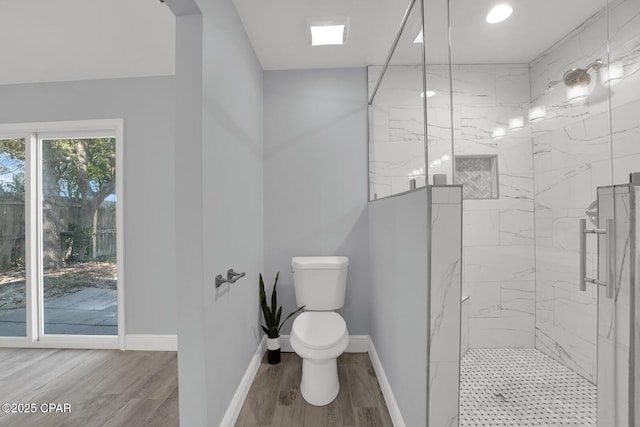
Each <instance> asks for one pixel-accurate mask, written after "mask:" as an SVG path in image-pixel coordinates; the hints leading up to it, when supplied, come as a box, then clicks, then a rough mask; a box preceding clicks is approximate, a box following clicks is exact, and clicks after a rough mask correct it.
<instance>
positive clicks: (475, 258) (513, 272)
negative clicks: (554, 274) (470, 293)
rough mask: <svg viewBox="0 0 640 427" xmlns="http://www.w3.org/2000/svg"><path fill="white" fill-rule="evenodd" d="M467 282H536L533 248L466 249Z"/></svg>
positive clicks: (487, 247) (489, 247)
mask: <svg viewBox="0 0 640 427" xmlns="http://www.w3.org/2000/svg"><path fill="white" fill-rule="evenodd" d="M465 255H466V261H465V266H464V269H465V280H466V281H467V282H508V281H513V280H535V279H534V278H535V275H534V272H535V268H534V248H533V247H532V246H484V247H483V246H476V247H468V248H465Z"/></svg>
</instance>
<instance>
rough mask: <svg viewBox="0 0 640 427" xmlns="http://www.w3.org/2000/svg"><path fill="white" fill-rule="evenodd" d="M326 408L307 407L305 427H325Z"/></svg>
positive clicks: (305, 409) (305, 408)
mask: <svg viewBox="0 0 640 427" xmlns="http://www.w3.org/2000/svg"><path fill="white" fill-rule="evenodd" d="M325 408H326V406H325V407H323V406H313V405H309V404H307V405H305V407H304V421H303V424H302V425H303V426H304V427H325V425H326V418H327V411H326V410H325Z"/></svg>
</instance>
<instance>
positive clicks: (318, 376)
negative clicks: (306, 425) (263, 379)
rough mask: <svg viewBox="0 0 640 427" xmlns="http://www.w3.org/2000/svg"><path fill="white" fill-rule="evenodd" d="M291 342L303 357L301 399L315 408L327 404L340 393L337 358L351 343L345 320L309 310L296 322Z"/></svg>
mask: <svg viewBox="0 0 640 427" xmlns="http://www.w3.org/2000/svg"><path fill="white" fill-rule="evenodd" d="M290 339H291V347H292V348H293V350H294V351H295V352H296V353H297V354H298V355H299V356H300V357H301V358H302V381H301V382H300V392H301V393H302V397H303V398H304V400H306V401H307V402H308V403H310V404H312V405H315V406H324V405H328V404H329V403H331V402H332V401H333V400H334V399H335V398H336V396H337V395H338V392H339V391H340V382H339V381H338V367H337V358H338V356H340V355H341V354H342V353H343V352H344V351H345V350H346V348H347V345H348V344H349V333H348V332H347V325H346V323H345V321H344V319H343V318H342V316H340V315H339V314H338V313H336V312H334V311H315V312H314V311H306V312H304V313H302V314H300V315H299V316H298V317H297V318H296V320H295V321H294V322H293V327H292V329H291V337H290Z"/></svg>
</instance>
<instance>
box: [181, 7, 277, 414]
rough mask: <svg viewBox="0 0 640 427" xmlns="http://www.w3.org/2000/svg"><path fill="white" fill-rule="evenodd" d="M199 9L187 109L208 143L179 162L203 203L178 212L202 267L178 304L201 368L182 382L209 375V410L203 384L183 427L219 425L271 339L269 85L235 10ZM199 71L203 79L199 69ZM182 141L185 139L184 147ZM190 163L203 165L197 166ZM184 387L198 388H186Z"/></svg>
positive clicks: (186, 344) (192, 200) (192, 202)
mask: <svg viewBox="0 0 640 427" xmlns="http://www.w3.org/2000/svg"><path fill="white" fill-rule="evenodd" d="M197 3H198V6H199V8H200V10H201V11H202V38H201V39H202V50H201V55H202V68H201V69H202V79H201V81H202V90H201V91H200V96H198V94H197V93H194V94H193V96H192V99H191V101H189V100H184V102H185V103H188V104H189V108H192V107H194V106H195V105H196V103H200V100H201V103H200V106H201V109H200V111H201V117H202V136H201V138H199V136H198V135H195V134H194V135H193V137H194V138H196V139H199V140H200V142H199V144H198V141H196V142H193V143H189V144H188V146H189V147H190V149H191V150H192V152H191V154H190V156H185V157H183V158H182V159H181V160H180V162H181V163H180V165H179V170H176V176H177V178H176V180H177V182H180V183H181V185H185V187H186V186H187V183H188V181H189V180H190V179H191V180H192V182H193V184H194V189H193V190H188V189H186V188H185V187H182V188H183V189H186V190H187V191H191V192H196V193H199V194H200V196H201V197H200V198H198V197H189V198H185V200H186V202H187V206H183V207H180V208H179V209H181V212H180V215H181V216H182V215H184V218H185V219H188V218H191V219H192V220H193V222H191V223H188V224H181V225H182V226H184V227H185V229H186V230H187V233H188V235H191V236H195V235H197V234H198V233H200V234H201V236H199V237H195V240H194V242H193V244H194V246H193V247H187V245H188V242H185V241H182V243H183V244H182V245H181V246H180V250H182V249H183V248H184V249H185V253H184V254H181V258H180V260H179V263H180V264H181V266H180V267H179V268H181V269H183V268H188V267H189V266H193V267H194V268H195V269H196V271H194V272H192V273H190V280H193V282H191V283H190V286H189V293H188V295H182V294H179V299H180V300H181V301H179V302H178V304H179V306H180V307H183V308H189V307H191V308H192V309H193V312H192V313H185V316H187V318H186V319H185V321H184V323H182V322H183V320H182V312H181V317H180V321H181V330H187V329H192V330H193V332H192V333H190V334H189V336H188V338H187V340H186V341H182V342H179V352H180V354H181V356H180V357H183V356H182V354H185V356H186V357H189V358H190V359H191V361H193V363H194V365H192V366H189V367H188V372H186V373H185V372H181V373H180V375H183V374H185V375H189V376H190V377H189V378H192V379H194V378H196V376H197V375H198V374H200V375H202V374H204V375H205V378H206V385H205V388H206V400H205V402H204V403H205V407H204V408H203V407H202V406H200V405H199V402H200V401H201V398H200V397H198V396H197V393H198V392H199V391H200V390H201V388H202V384H201V382H200V381H198V382H197V383H196V384H194V385H193V387H195V388H194V389H190V391H189V392H188V393H190V394H191V395H192V396H194V397H196V398H197V399H199V400H198V402H197V403H196V404H195V405H194V404H193V403H190V402H188V401H187V400H186V399H183V398H182V397H181V403H183V404H184V405H183V406H182V407H181V414H182V413H183V411H189V410H192V409H193V410H194V411H198V413H196V414H194V415H191V414H185V415H184V416H182V415H181V418H182V423H183V424H184V425H189V426H191V425H209V426H217V425H219V424H220V421H221V419H222V418H223V416H224V414H225V412H226V410H227V407H228V405H229V403H230V401H231V398H232V396H233V394H234V393H235V391H236V388H237V387H238V384H239V383H240V380H241V379H242V376H243V375H244V372H245V371H246V369H247V366H248V365H249V362H250V360H251V357H252V356H253V353H254V352H255V350H256V347H257V345H258V342H259V339H260V338H261V335H262V333H261V331H260V330H259V327H258V301H257V300H258V298H257V296H258V292H257V278H258V274H259V272H261V271H262V269H263V267H264V259H263V251H264V244H263V234H264V231H263V186H262V133H263V127H262V108H263V107H262V105H263V95H262V91H263V87H262V68H261V67H260V64H259V63H258V61H257V59H256V56H255V54H254V52H253V49H252V47H251V44H250V43H249V40H248V38H247V36H246V34H245V31H244V27H243V25H242V23H241V21H240V19H239V17H238V15H237V13H236V10H235V8H234V6H233V2H232V1H231V0H216V1H213V0H202V1H198V2H197ZM196 26H197V25H196ZM197 45H199V44H198V43H196V46H197ZM178 49H194V51H193V53H197V52H195V46H193V45H188V44H185V45H179V46H178ZM178 57H179V58H180V60H185V58H182V57H181V53H178ZM191 59H194V58H191ZM186 60H187V61H189V59H188V58H187V59H186ZM195 62H197V58H195ZM190 72H193V74H194V75H196V74H197V71H195V70H191V71H190ZM178 73H181V71H178ZM188 73H189V72H187V74H188ZM179 78H180V79H181V78H182V77H179ZM199 81H200V80H199ZM192 89H193V88H192ZM196 92H197V90H196ZM181 103H182V102H181ZM182 107H183V105H178V114H179V117H183V119H185V120H186V119H188V118H187V117H184V111H182ZM195 114H197V113H195ZM185 123H186V121H185ZM194 125H196V126H197V123H195V122H194ZM180 143H181V142H180V140H179V139H178V140H177V141H176V144H180ZM198 145H199V146H198ZM189 157H190V158H191V160H193V162H195V163H197V164H196V165H194V166H193V167H190V165H189V162H188V160H189ZM176 164H177V163H176ZM189 257H192V258H194V261H193V262H192V261H190V260H189ZM229 268H234V269H235V270H236V271H239V272H245V273H246V277H245V278H243V279H241V280H239V281H238V282H237V283H235V284H233V285H225V286H222V287H221V288H219V289H215V287H214V277H215V276H216V275H217V274H223V275H226V271H227V269H229ZM198 276H199V277H198ZM183 328H184V329H183ZM198 335H199V338H200V341H201V342H198ZM181 339H182V338H181ZM183 352H184V353H183ZM203 353H204V354H203ZM184 367H185V365H184V364H182V365H181V368H184ZM185 379H187V380H188V378H185ZM180 384H181V385H182V384H188V387H192V384H191V383H188V382H185V381H181V383H180ZM181 393H182V390H181ZM204 412H206V424H205V423H203V418H202V417H203V416H204V415H205V414H204Z"/></svg>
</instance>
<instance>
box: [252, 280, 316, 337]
mask: <svg viewBox="0 0 640 427" xmlns="http://www.w3.org/2000/svg"><path fill="white" fill-rule="evenodd" d="M279 275H280V272H278V273H277V274H276V280H275V282H274V283H273V290H272V291H271V307H269V306H268V305H267V294H266V293H265V291H264V281H263V280H262V274H261V275H260V308H262V315H263V316H264V323H265V324H264V325H261V326H262V330H263V331H264V333H265V334H267V338H278V337H279V336H280V329H282V326H283V325H284V324H285V323H286V321H287V320H289V319H290V318H291V316H293V315H294V314H296V313H297V312H299V311H300V310H302V309H303V308H304V307H305V306H302V307H300V308H299V309H297V310H296V311H294V312H293V313H291V314H289V315H288V316H287V317H286V318H285V319H284V320H283V321H282V322H280V317H281V316H282V306H280V307H278V294H277V291H276V286H277V285H278V276H279Z"/></svg>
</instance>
